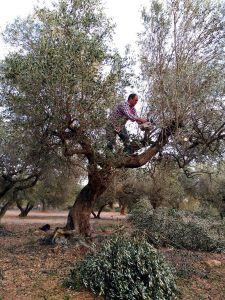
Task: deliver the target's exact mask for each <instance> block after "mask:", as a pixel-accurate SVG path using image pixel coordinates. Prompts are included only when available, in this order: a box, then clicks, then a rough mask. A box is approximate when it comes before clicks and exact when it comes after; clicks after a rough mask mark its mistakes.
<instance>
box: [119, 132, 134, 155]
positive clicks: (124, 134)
mask: <svg viewBox="0 0 225 300" xmlns="http://www.w3.org/2000/svg"><path fill="white" fill-rule="evenodd" d="M118 135H119V137H120V139H121V140H122V142H123V144H124V152H126V153H128V154H132V153H133V151H132V147H131V145H130V138H129V135H128V132H127V130H126V128H125V126H124V127H123V128H122V130H121V131H120V133H118Z"/></svg>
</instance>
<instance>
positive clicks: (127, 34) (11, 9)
mask: <svg viewBox="0 0 225 300" xmlns="http://www.w3.org/2000/svg"><path fill="white" fill-rule="evenodd" d="M42 2H43V0H39V3H42ZM51 2H52V1H51V0H45V3H46V4H48V3H51ZM149 2H150V0H103V4H104V6H105V8H106V13H107V15H108V16H110V17H112V18H113V20H114V22H115V23H116V25H117V27H116V32H115V39H114V44H115V46H116V47H117V48H119V50H120V51H121V52H122V51H123V49H124V47H125V45H126V44H133V45H134V43H135V42H136V40H137V32H140V30H141V18H140V15H141V13H140V11H141V8H142V7H143V5H146V4H147V3H149ZM37 3H38V0H4V1H3V0H2V1H1V4H0V30H1V31H2V30H3V28H4V27H5V25H6V24H7V23H10V22H11V21H13V20H14V19H15V18H16V17H17V16H20V17H25V16H26V15H28V14H29V13H31V12H32V9H33V7H34V5H36V4H37ZM0 49H1V51H0V58H3V57H4V56H5V54H6V53H7V52H8V48H7V46H6V45H4V44H3V41H2V39H1V41H0Z"/></svg>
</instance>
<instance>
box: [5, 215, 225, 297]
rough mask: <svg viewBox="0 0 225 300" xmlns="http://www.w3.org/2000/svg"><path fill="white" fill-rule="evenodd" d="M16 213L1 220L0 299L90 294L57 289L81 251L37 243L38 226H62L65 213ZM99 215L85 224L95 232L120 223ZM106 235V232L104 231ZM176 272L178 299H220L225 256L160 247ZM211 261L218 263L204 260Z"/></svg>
mask: <svg viewBox="0 0 225 300" xmlns="http://www.w3.org/2000/svg"><path fill="white" fill-rule="evenodd" d="M17 216H18V211H9V212H8V213H7V215H6V216H5V217H4V218H3V220H2V221H3V222H2V223H3V224H4V227H5V230H6V235H5V236H3V235H0V300H2V299H3V300H31V299H32V300H36V299H46V300H58V299H59V300H64V299H65V300H69V299H75V300H81V299H84V300H85V299H87V300H91V299H101V298H94V296H93V295H91V294H90V293H88V292H86V291H83V292H75V291H73V290H70V289H67V288H65V287H63V285H62V282H63V279H65V278H66V277H67V276H68V274H69V272H70V269H71V267H72V266H73V264H74V263H75V261H77V260H79V259H80V258H82V256H83V255H84V253H85V252H86V249H84V248H83V247H82V246H80V247H74V246H72V245H66V246H65V245H64V246H62V245H42V244H40V242H39V240H40V238H41V237H43V233H42V232H41V231H40V230H38V228H39V227H40V226H41V225H44V224H46V223H49V224H50V225H51V226H53V227H56V226H64V224H65V222H66V216H67V213H66V212H46V213H41V212H32V213H30V215H29V216H28V217H27V218H26V219H19V218H18V217H17ZM102 217H103V219H101V220H94V219H92V220H91V222H92V224H93V228H94V230H95V231H98V232H100V231H107V230H108V229H109V228H110V226H114V225H115V224H119V223H120V222H123V219H124V216H120V215H119V214H118V213H111V212H110V213H103V215H102ZM109 233H110V231H109ZM160 251H161V252H162V253H163V254H164V255H165V256H166V258H167V260H168V261H169V262H170V263H171V265H173V266H174V267H175V269H176V270H177V272H178V275H179V277H178V280H177V283H178V287H179V288H180V291H181V299H184V300H199V299H207V300H224V299H225V284H224V282H225V254H213V253H203V252H193V251H187V250H176V249H161V250H160ZM211 259H214V260H215V259H216V260H218V261H219V262H221V265H220V266H218V267H209V266H207V264H206V262H207V261H208V260H211Z"/></svg>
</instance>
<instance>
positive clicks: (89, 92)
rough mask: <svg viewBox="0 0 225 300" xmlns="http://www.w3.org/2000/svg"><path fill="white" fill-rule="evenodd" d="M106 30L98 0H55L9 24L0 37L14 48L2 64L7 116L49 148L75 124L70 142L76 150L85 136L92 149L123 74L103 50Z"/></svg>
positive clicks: (117, 61)
mask: <svg viewBox="0 0 225 300" xmlns="http://www.w3.org/2000/svg"><path fill="white" fill-rule="evenodd" d="M112 30H113V26H112V25H111V24H110V23H109V21H108V20H107V19H106V17H105V16H104V14H103V12H102V9H101V6H100V4H99V1H87V0H79V1H70V0H62V1H58V2H57V3H56V4H55V6H54V7H53V8H52V9H48V8H40V9H37V10H36V11H35V12H34V14H33V15H31V16H30V17H28V18H27V19H25V20H19V19H18V20H16V21H15V22H14V23H13V24H12V25H9V26H8V28H7V29H6V31H5V34H4V36H5V40H6V41H7V42H9V43H10V44H11V45H13V46H15V47H17V51H16V52H15V53H11V55H9V56H8V57H6V59H5V61H4V63H3V72H4V79H3V86H4V100H3V103H4V104H5V105H6V107H9V108H10V110H11V112H12V114H11V117H12V118H13V117H16V118H17V119H18V118H20V119H22V120H23V122H24V126H28V127H29V129H30V130H32V132H33V134H34V136H35V137H37V136H39V135H40V134H45V138H46V139H45V143H46V144H47V145H48V146H49V147H54V145H55V144H59V145H61V143H62V140H63V142H64V136H63V134H65V130H66V129H67V128H68V126H69V125H71V124H72V123H73V126H74V127H75V126H77V127H79V128H80V132H79V135H80V136H78V134H77V136H76V138H74V140H73V145H75V146H77V148H78V149H79V147H80V145H79V143H82V142H81V139H82V137H83V135H86V136H87V137H88V138H89V139H91V142H92V143H94V144H95V146H96V147H98V146H99V144H100V141H102V138H101V139H99V137H101V136H102V132H101V131H102V127H103V124H104V120H105V118H106V109H107V108H109V107H110V105H112V103H113V102H114V100H113V101H112V99H114V97H115V95H116V94H117V95H118V93H120V86H119V81H118V78H121V77H122V75H123V74H122V71H121V64H122V60H121V59H120V58H119V56H118V55H117V54H116V53H113V52H112V51H110V50H109V42H110V39H111V35H112ZM101 144H102V143H101ZM57 146H58V145H57ZM78 149H77V150H78ZM79 150H80V151H81V149H79ZM79 150H78V153H79Z"/></svg>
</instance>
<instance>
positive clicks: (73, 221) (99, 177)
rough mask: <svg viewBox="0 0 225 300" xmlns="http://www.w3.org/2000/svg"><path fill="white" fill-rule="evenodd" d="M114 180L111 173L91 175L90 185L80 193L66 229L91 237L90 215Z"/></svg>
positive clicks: (70, 213) (101, 172)
mask: <svg viewBox="0 0 225 300" xmlns="http://www.w3.org/2000/svg"><path fill="white" fill-rule="evenodd" d="M112 178H113V176H112V174H111V172H110V171H109V172H108V173H104V172H103V171H99V172H94V173H92V174H89V182H88V184H87V185H86V186H85V187H84V188H83V189H82V190H81V191H80V193H79V194H78V196H77V198H76V201H75V203H74V205H73V207H72V208H71V210H70V212H69V215H68V218H67V224H66V229H68V230H74V229H75V230H76V231H77V233H79V234H81V235H84V236H90V233H91V227H90V215H91V213H92V211H93V207H94V204H95V202H96V200H97V199H98V197H99V196H100V195H102V194H103V192H104V191H105V190H106V189H107V187H108V185H109V183H110V181H111V179H112Z"/></svg>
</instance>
